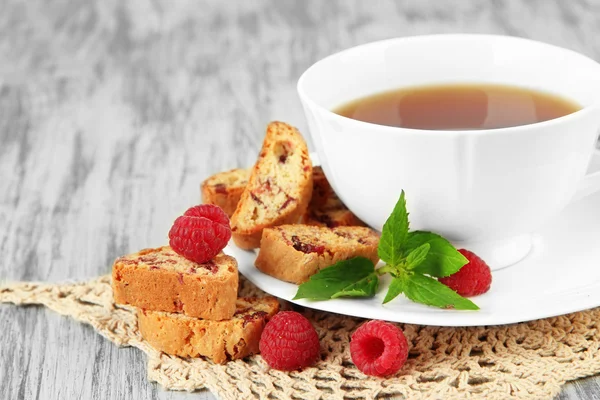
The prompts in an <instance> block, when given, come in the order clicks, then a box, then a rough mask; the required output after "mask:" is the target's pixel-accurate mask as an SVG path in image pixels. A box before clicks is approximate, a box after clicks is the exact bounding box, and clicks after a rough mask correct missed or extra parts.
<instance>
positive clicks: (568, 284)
mask: <svg viewBox="0 0 600 400" xmlns="http://www.w3.org/2000/svg"><path fill="white" fill-rule="evenodd" d="M533 238H534V244H533V250H532V251H531V253H530V254H529V256H528V257H526V258H525V259H524V260H522V261H520V262H519V263H517V264H515V265H513V266H511V267H509V268H505V269H502V270H499V271H494V272H493V282H492V287H491V289H490V291H489V292H488V293H486V294H484V295H482V296H477V297H473V298H472V300H473V301H474V302H475V303H476V304H477V305H478V306H479V307H480V308H481V310H479V311H455V310H441V309H437V308H432V307H427V306H424V305H420V304H416V303H413V302H411V301H409V300H407V299H406V298H405V297H404V296H402V295H400V296H398V297H397V298H396V299H395V300H393V301H392V302H390V303H388V304H386V305H382V304H381V303H382V301H383V298H384V296H385V293H386V291H387V286H388V284H389V282H388V280H387V279H382V281H381V284H380V288H379V292H378V294H377V296H376V297H374V298H371V299H336V300H327V301H308V300H292V298H293V297H294V295H295V294H296V290H297V288H298V287H297V286H296V285H293V284H290V283H286V282H282V281H279V280H277V279H275V278H272V277H270V276H268V275H265V274H263V273H262V272H260V271H258V270H257V269H256V268H255V267H254V260H255V258H256V254H255V253H254V252H250V251H244V250H240V249H239V248H237V247H236V246H235V245H233V244H230V245H229V246H228V247H227V248H225V252H226V253H227V254H229V255H232V256H234V257H235V258H237V260H238V264H239V271H240V273H242V274H243V275H244V276H245V277H246V278H248V279H249V280H250V281H251V282H252V283H254V284H255V285H256V286H258V287H259V288H260V289H262V290H264V291H265V292H267V293H269V294H271V295H273V296H277V297H280V298H282V299H285V300H288V301H291V302H293V303H296V304H299V305H302V306H305V307H310V308H314V309H317V310H323V311H329V312H334V313H338V314H345V315H353V316H357V317H363V318H369V319H382V320H387V321H395V322H405V323H411V324H420V325H438V326H476V325H502V324H510V323H516V322H523V321H531V320H534V319H539V318H546V317H552V316H556V315H562V314H567V313H570V312H575V311H581V310H585V309H589V308H593V307H597V306H600V193H596V194H594V195H591V196H589V197H587V198H584V199H582V200H579V201H577V202H575V203H573V204H571V205H570V206H569V207H568V208H567V209H565V210H564V211H563V212H562V213H561V214H560V215H559V216H558V217H557V218H555V219H554V220H553V221H552V222H550V223H549V224H547V225H546V226H544V227H543V228H542V229H540V230H539V231H537V232H535V233H534V235H533Z"/></svg>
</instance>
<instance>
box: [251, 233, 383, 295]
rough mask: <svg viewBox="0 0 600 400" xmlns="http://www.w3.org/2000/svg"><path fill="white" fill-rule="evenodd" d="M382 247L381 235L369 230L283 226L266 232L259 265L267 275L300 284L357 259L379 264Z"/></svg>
mask: <svg viewBox="0 0 600 400" xmlns="http://www.w3.org/2000/svg"><path fill="white" fill-rule="evenodd" d="M378 244H379V235H378V234H377V232H375V231H373V230H372V229H369V228H366V227H360V226H340V227H336V228H326V227H320V226H308V225H282V226H277V227H273V228H267V229H265V230H264V231H263V236H262V240H261V245H260V251H259V253H258V256H257V258H256V261H255V265H256V268H258V269H259V270H260V271H262V272H264V273H265V274H267V275H270V276H273V277H275V278H277V279H280V280H283V281H286V282H291V283H296V284H300V283H303V282H306V281H307V280H308V278H310V277H311V276H312V275H314V274H315V273H317V272H319V271H320V270H321V269H323V268H325V267H329V266H331V265H333V264H335V263H336V262H338V261H342V260H347V259H350V258H353V257H358V256H361V257H365V258H368V259H370V260H371V261H373V263H374V264H376V263H377V262H378V261H379V257H378V256H377V245H378Z"/></svg>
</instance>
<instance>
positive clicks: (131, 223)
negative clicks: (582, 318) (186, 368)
mask: <svg viewBox="0 0 600 400" xmlns="http://www.w3.org/2000/svg"><path fill="white" fill-rule="evenodd" d="M441 32H480V33H500V34H510V35H517V36H524V37H528V38H533V39H538V40H542V41H546V42H550V43H553V44H557V45H561V46H565V47H568V48H571V49H574V50H577V51H580V52H582V53H584V54H586V55H589V56H591V57H593V58H595V59H597V60H600V41H599V40H598V39H597V38H598V37H599V35H600V1H598V0H587V1H586V0H577V1H573V0H572V1H560V2H559V1H556V2H555V1H546V0H539V1H500V0H499V1H489V2H488V1H483V0H482V1H459V0H457V1H443V2H442V1H435V0H428V1H395V2H394V1H373V2H371V1H342V0H340V1H329V0H328V1H281V0H278V1H272V2H267V1H252V0H247V1H237V2H234V1H227V2H226V1H219V0H215V1H198V0H190V1H177V2H173V1H169V0H129V1H120V0H94V1H83V0H78V1H77V0H62V1H48V0H1V1H0V254H1V255H2V256H1V257H0V280H36V281H39V280H43V281H65V280H83V279H88V278H92V277H95V276H97V275H100V274H106V273H108V272H109V270H110V266H111V263H112V261H113V260H114V258H115V257H117V256H119V255H122V254H125V253H128V252H132V251H136V250H138V249H140V248H143V247H149V246H158V245H161V244H163V243H165V242H166V240H167V239H166V238H167V232H168V229H169V227H170V224H171V222H172V221H173V220H174V218H175V217H176V216H177V215H178V214H180V213H181V212H182V211H184V210H185V209H186V208H187V207H189V206H190V205H193V204H195V203H197V202H198V201H199V190H198V186H199V183H200V182H201V180H202V179H203V178H205V177H206V176H208V175H209V174H211V173H214V172H217V171H220V170H223V169H226V168H233V167H240V166H249V165H251V163H252V162H253V160H254V158H255V157H256V155H257V151H258V148H259V145H260V143H261V139H262V136H263V134H264V128H265V125H266V123H267V122H268V121H270V120H273V119H279V120H283V121H288V122H290V123H292V124H295V125H296V126H298V127H299V128H300V129H301V130H305V128H306V124H305V121H304V118H303V115H302V111H301V107H300V103H299V100H298V97H297V95H296V89H295V85H296V81H297V79H298V77H299V76H300V74H301V73H302V71H304V69H305V68H307V67H308V66H309V65H310V64H311V63H313V62H315V61H317V60H318V59H320V58H322V57H324V56H326V55H328V54H330V53H332V52H334V51H337V50H340V49H344V48H347V47H350V46H353V45H356V44H360V43H365V42H369V41H373V40H378V39H384V38H390V37H396V36H405V35H416V34H427V33H441ZM0 322H1V323H2V325H3V326H2V328H1V329H2V330H1V332H2V333H1V334H0V382H2V384H0V399H33V398H35V399H79V398H84V399H122V398H153V399H154V398H160V399H184V398H192V396H193V398H195V399H198V398H199V399H209V398H213V397H212V396H211V395H210V394H208V393H206V392H201V393H200V395H198V394H194V395H190V394H185V393H174V392H166V391H164V390H162V389H161V388H160V387H158V386H157V385H155V384H151V383H148V381H147V379H146V365H145V357H144V356H143V355H142V353H141V352H139V351H137V350H135V349H130V348H126V349H119V348H117V347H116V346H115V345H113V344H112V343H110V342H108V341H107V340H105V339H104V338H102V337H100V336H99V335H97V334H95V333H94V331H93V330H92V329H91V328H90V327H88V326H83V325H81V324H78V323H76V322H73V321H72V320H69V319H67V318H64V317H60V316H58V315H56V314H53V313H52V312H49V311H47V310H44V309H43V308H39V307H28V308H17V307H13V306H6V305H4V306H0ZM599 382H600V380H599V379H598V378H588V379H585V380H580V381H577V382H574V383H571V384H568V385H567V386H566V387H565V388H564V390H563V392H562V394H561V395H560V398H561V399H592V398H594V399H598V398H600V387H599V385H598V383H599Z"/></svg>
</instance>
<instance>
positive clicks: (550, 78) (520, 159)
mask: <svg viewBox="0 0 600 400" xmlns="http://www.w3.org/2000/svg"><path fill="white" fill-rule="evenodd" d="M453 82H454V83H497V84H508V85H516V86H520V87H524V88H531V89H537V90H542V91H544V92H550V93H555V94H557V95H560V96H562V97H565V98H568V99H571V100H574V101H575V102H577V103H579V104H580V105H581V106H582V107H583V109H582V110H580V111H578V112H575V113H573V114H570V115H567V116H564V117H561V118H557V119H553V120H550V121H546V122H540V123H536V124H531V125H523V126H517V127H511V128H502V129H493V130H470V131H429V130H415V129H404V128H395V127H388V126H381V125H375V124H370V123H365V122H360V121H356V120H353V119H349V118H346V117H342V116H340V115H337V114H335V113H333V112H332V111H331V110H332V109H334V108H336V107H337V106H340V105H342V104H344V103H347V102H349V101H352V100H355V99H358V98H361V97H364V96H367V95H370V94H376V93H380V92H383V91H386V90H391V89H397V88H401V87H407V86H415V85H421V84H436V83H453ZM298 92H299V94H300V99H301V101H302V104H303V106H304V111H305V113H306V118H307V120H308V126H309V129H310V132H311V135H312V138H313V142H314V144H315V146H316V150H317V154H318V156H319V159H320V161H321V164H322V166H323V170H324V172H325V175H326V176H327V178H328V179H329V180H330V182H331V184H332V186H333V188H334V189H335V191H336V192H337V193H338V194H339V196H340V197H341V199H342V200H343V201H344V203H345V204H346V205H347V206H348V207H349V208H350V210H352V211H353V212H354V213H355V214H356V215H357V216H358V217H359V218H361V219H362V220H363V221H365V222H366V223H367V224H369V225H371V226H372V227H374V228H375V229H378V230H381V228H382V226H383V224H384V222H385V221H386V219H387V217H388V216H389V214H390V212H391V211H392V209H393V207H394V205H395V203H396V201H397V200H398V197H399V195H400V191H401V190H402V189H404V190H405V192H406V199H407V203H408V210H409V212H410V221H411V229H420V230H430V231H433V232H437V233H439V234H442V235H444V236H445V237H447V238H448V239H450V240H451V241H453V242H454V243H455V244H456V245H457V246H460V247H465V248H468V249H471V250H473V251H475V252H476V253H478V254H479V255H480V256H482V257H483V258H484V259H486V260H487V261H488V263H489V264H490V265H491V266H492V268H493V269H499V268H502V267H505V266H508V265H511V264H513V263H515V262H517V261H519V260H521V259H522V258H523V257H525V256H526V255H527V254H528V253H529V251H530V249H531V235H530V233H531V232H533V231H534V230H535V229H536V228H538V227H539V226H540V225H541V224H543V223H544V222H546V221H548V220H549V219H551V218H552V217H553V216H554V215H556V214H557V213H559V212H560V211H561V210H562V209H563V208H564V207H565V206H566V205H567V204H568V203H569V202H571V201H573V200H574V199H575V198H576V197H578V196H583V195H586V194H589V193H592V192H594V191H596V190H598V189H600V173H599V172H596V173H592V174H589V175H587V176H586V169H587V168H588V165H590V159H591V158H592V155H593V153H594V148H595V143H596V140H597V138H598V129H599V127H600V64H598V63H596V62H595V61H593V60H591V59H589V58H587V57H585V56H583V55H581V54H578V53H576V52H573V51H570V50H566V49H562V48H559V47H555V46H551V45H548V44H544V43H540V42H535V41H531V40H527V39H520V38H514V37H504V36H490V35H432V36H417V37H407V38H398V39H392V40H386V41H381V42H375V43H370V44H366V45H362V46H358V47H354V48H351V49H349V50H345V51H342V52H340V53H337V54H334V55H332V56H329V57H327V58H325V59H323V60H321V61H319V62H317V63H316V64H314V65H313V66H311V67H310V68H309V69H308V70H307V71H306V72H305V73H304V74H303V75H302V77H301V78H300V80H299V82H298ZM598 206H599V207H600V204H599V205H598Z"/></svg>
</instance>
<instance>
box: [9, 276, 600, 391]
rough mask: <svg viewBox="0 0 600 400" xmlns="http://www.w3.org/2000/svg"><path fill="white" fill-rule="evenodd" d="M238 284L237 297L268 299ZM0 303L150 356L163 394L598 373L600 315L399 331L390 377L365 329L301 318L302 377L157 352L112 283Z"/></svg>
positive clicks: (557, 382) (34, 286) (535, 382)
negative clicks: (36, 311)
mask: <svg viewBox="0 0 600 400" xmlns="http://www.w3.org/2000/svg"><path fill="white" fill-rule="evenodd" d="M240 278H241V288H240V293H241V294H242V295H246V296H253V295H259V296H260V295H264V293H263V292H261V291H260V290H259V289H257V288H256V287H255V286H253V285H252V284H251V283H249V282H248V281H246V280H245V279H243V277H240ZM0 302H3V303H14V304H18V305H21V304H22V305H25V304H42V305H44V306H46V307H48V308H50V309H51V310H54V311H56V312H58V313H60V314H62V315H67V316H70V317H72V318H74V319H75V320H77V321H81V322H84V323H87V324H90V325H91V326H93V327H94V329H96V330H97V331H98V333H100V334H101V335H102V336H104V337H106V338H107V339H109V340H111V341H113V342H114V343H116V344H117V345H120V346H135V347H137V348H139V349H140V350H142V351H143V352H145V353H146V354H147V355H148V378H149V379H150V380H151V381H156V382H158V383H159V384H161V385H162V386H164V387H165V388H166V389H172V390H187V391H193V390H196V389H203V388H206V389H209V390H210V391H212V392H213V393H214V394H215V395H216V396H218V397H219V398H220V399H235V400H237V399H290V398H291V399H380V398H386V397H388V396H390V397H393V398H409V399H421V398H428V399H429V398H433V399H452V398H485V399H506V398H509V397H515V398H519V399H527V398H531V399H540V398H552V397H554V396H555V395H557V394H558V393H559V391H560V386H561V385H562V384H564V383H565V382H566V381H568V380H573V379H577V378H581V377H584V376H589V375H593V374H596V373H599V372H600V351H598V350H599V346H600V332H599V330H598V325H599V321H600V309H593V310H588V311H584V312H578V313H574V314H569V315H564V316H560V317H555V318H547V319H543V320H538V321H533V322H528V323H522V324H515V325H507V326H500V327H473V328H443V327H432V326H418V325H409V324H400V327H401V328H402V329H403V331H404V333H405V335H406V338H407V339H408V342H409V346H410V353H409V359H408V361H407V363H406V365H405V366H404V367H403V368H402V369H401V371H400V372H399V373H398V374H397V375H396V376H394V377H391V378H387V379H379V378H374V377H370V376H366V375H364V374H362V373H361V372H360V371H359V370H358V369H356V368H355V367H354V365H353V364H352V362H351V358H350V351H349V346H348V343H349V339H350V336H351V334H352V332H353V331H354V329H355V328H356V327H357V326H358V325H359V324H360V323H361V322H362V321H363V320H361V319H359V318H352V317H346V316H341V315H337V314H331V313H325V312H320V311H311V310H308V309H305V310H303V313H304V314H305V315H306V316H307V317H308V318H309V319H310V320H311V321H312V323H313V325H314V326H315V328H316V329H317V332H318V333H319V337H320V339H321V352H322V357H321V358H322V359H321V361H320V362H319V363H318V364H317V365H316V366H315V367H312V368H307V369H305V370H303V371H301V372H291V373H286V372H280V371H276V370H272V369H269V368H268V367H267V365H266V363H265V362H264V361H263V360H262V358H261V357H260V356H259V355H257V356H253V357H250V358H249V359H246V360H237V361H232V362H229V363H227V364H225V365H216V364H213V363H212V362H209V361H205V360H204V359H182V358H179V357H172V356H168V355H166V354H164V353H161V352H159V351H156V350H154V349H153V348H152V347H151V346H150V345H149V344H148V343H147V342H145V341H144V340H143V339H142V337H141V336H140V333H139V331H138V329H137V324H136V317H135V312H134V310H133V309H132V308H128V307H121V306H115V304H114V303H113V301H112V290H111V287H110V277H109V276H102V277H100V278H98V279H95V280H92V281H88V282H83V283H75V284H45V283H12V284H8V285H3V286H0Z"/></svg>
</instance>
